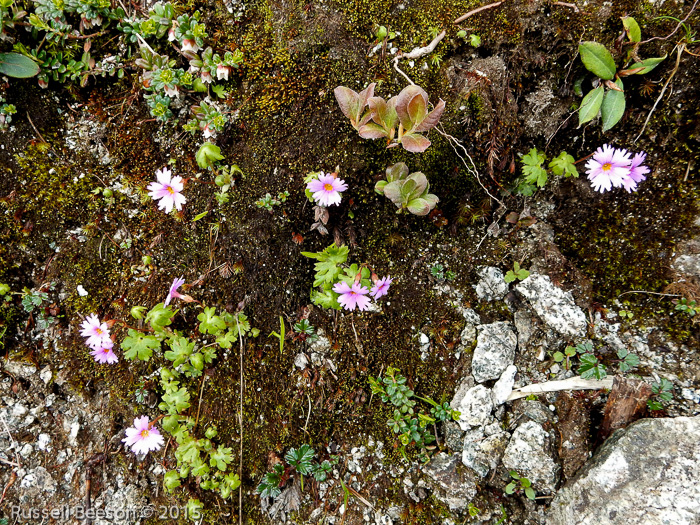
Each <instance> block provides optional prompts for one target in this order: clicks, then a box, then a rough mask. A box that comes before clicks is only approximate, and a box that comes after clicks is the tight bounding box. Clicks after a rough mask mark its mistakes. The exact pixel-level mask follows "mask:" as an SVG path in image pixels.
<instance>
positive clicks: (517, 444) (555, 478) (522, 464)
mask: <svg viewBox="0 0 700 525" xmlns="http://www.w3.org/2000/svg"><path fill="white" fill-rule="evenodd" d="M503 466H504V467H505V468H506V469H508V470H515V471H516V472H517V473H518V474H520V476H521V477H525V478H527V479H529V480H530V482H531V483H532V487H533V488H534V489H535V490H536V491H537V492H540V493H543V494H552V493H553V492H554V491H555V490H556V488H557V483H558V482H559V476H560V471H561V468H560V467H559V464H558V463H557V462H556V461H555V460H554V447H553V443H552V440H551V438H550V436H549V434H548V433H547V431H546V430H545V429H544V428H542V425H540V424H539V423H536V422H535V421H526V422H525V423H522V424H521V425H519V426H518V428H516V429H515V432H513V435H512V436H511V438H510V442H509V443H508V446H507V447H506V451H505V453H504V454H503Z"/></svg>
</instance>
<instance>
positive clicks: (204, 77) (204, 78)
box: [201, 71, 214, 84]
mask: <svg viewBox="0 0 700 525" xmlns="http://www.w3.org/2000/svg"><path fill="white" fill-rule="evenodd" d="M201 77H202V82H206V83H207V84H211V83H212V82H213V81H214V79H213V78H211V73H209V71H202V74H201Z"/></svg>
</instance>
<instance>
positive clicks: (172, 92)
mask: <svg viewBox="0 0 700 525" xmlns="http://www.w3.org/2000/svg"><path fill="white" fill-rule="evenodd" d="M163 91H165V94H166V95H168V96H169V97H172V98H175V97H177V93H178V91H177V86H175V87H172V88H169V87H168V86H166V85H164V86H163Z"/></svg>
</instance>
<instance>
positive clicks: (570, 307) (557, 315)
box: [515, 274, 586, 337]
mask: <svg viewBox="0 0 700 525" xmlns="http://www.w3.org/2000/svg"><path fill="white" fill-rule="evenodd" d="M515 290H516V291H517V292H518V293H519V294H520V295H521V296H522V297H524V298H525V299H527V301H528V302H529V303H530V305H531V306H532V308H533V310H534V311H535V312H537V315H539V316H540V318H541V319H542V321H544V323H545V324H546V325H547V326H549V327H550V328H552V329H554V330H556V331H557V332H559V333H560V334H561V335H564V336H569V337H582V336H583V335H584V334H585V331H586V316H585V315H584V313H583V310H581V309H580V308H579V307H578V306H576V303H574V299H573V297H572V296H571V294H570V293H569V292H565V291H564V290H562V289H561V288H557V287H556V286H554V285H553V284H552V281H550V279H549V277H548V276H547V275H536V274H533V275H530V277H528V278H527V279H525V280H524V281H523V282H521V283H520V284H519V285H518V286H516V287H515Z"/></svg>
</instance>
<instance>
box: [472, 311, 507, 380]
mask: <svg viewBox="0 0 700 525" xmlns="http://www.w3.org/2000/svg"><path fill="white" fill-rule="evenodd" d="M517 342H518V339H517V337H516V335H515V332H513V330H512V329H511V325H510V323H506V322H502V321H501V322H497V323H491V324H482V325H481V326H479V336H478V337H477V339H476V348H475V349H474V356H473V357H472V375H473V376H474V379H475V380H476V382H477V383H483V382H484V381H488V380H490V379H498V378H499V377H501V374H502V373H503V372H504V371H505V369H506V368H508V365H511V364H513V360H514V359H515V347H516V345H517Z"/></svg>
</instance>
